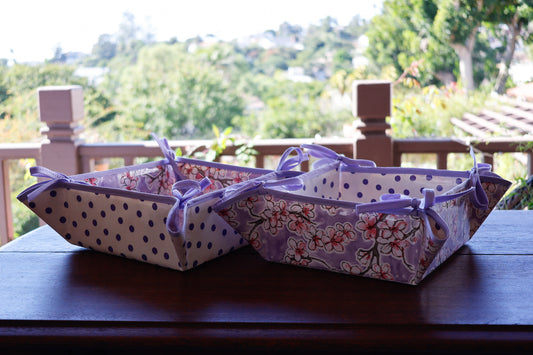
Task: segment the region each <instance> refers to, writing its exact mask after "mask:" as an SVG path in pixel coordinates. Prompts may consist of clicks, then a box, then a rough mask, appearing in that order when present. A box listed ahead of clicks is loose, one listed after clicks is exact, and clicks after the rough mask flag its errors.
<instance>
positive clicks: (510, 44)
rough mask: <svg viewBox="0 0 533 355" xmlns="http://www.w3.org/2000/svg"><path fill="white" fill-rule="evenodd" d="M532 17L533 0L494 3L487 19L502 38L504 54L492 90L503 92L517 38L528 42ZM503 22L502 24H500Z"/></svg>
mask: <svg viewBox="0 0 533 355" xmlns="http://www.w3.org/2000/svg"><path fill="white" fill-rule="evenodd" d="M532 18H533V1H531V0H507V1H499V2H497V3H496V8H495V10H494V11H493V12H492V13H491V16H489V18H488V19H487V20H488V22H489V26H490V24H492V26H490V27H491V29H492V30H493V31H494V32H495V34H496V36H497V37H498V38H500V39H501V40H502V42H503V43H504V46H505V54H504V55H503V56H502V58H501V61H500V64H499V72H498V77H497V79H496V84H495V87H494V90H495V91H496V92H497V93H498V94H503V93H504V91H505V88H506V83H507V79H508V78H509V68H510V66H511V61H512V60H513V56H514V53H515V49H516V44H517V42H518V40H519V39H522V41H523V42H525V43H530V42H531V39H532V36H531V29H529V26H528V25H529V22H530V20H531V19H532ZM500 24H504V26H500Z"/></svg>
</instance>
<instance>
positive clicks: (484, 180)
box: [215, 145, 510, 285]
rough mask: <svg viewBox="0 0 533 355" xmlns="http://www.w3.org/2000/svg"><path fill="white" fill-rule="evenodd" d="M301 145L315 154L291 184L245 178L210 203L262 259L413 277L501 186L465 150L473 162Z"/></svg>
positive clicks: (454, 242)
mask: <svg viewBox="0 0 533 355" xmlns="http://www.w3.org/2000/svg"><path fill="white" fill-rule="evenodd" d="M302 148H305V149H307V153H308V154H309V155H310V156H312V157H315V158H319V160H318V161H316V162H315V163H314V164H313V167H312V169H311V171H310V172H308V173H304V174H302V175H300V176H298V177H294V178H293V179H292V182H293V184H294V185H293V186H292V188H290V189H287V186H279V185H269V184H268V181H264V182H249V183H245V184H243V185H241V186H240V189H239V190H235V189H231V190H225V191H224V193H223V197H222V199H221V201H220V202H219V203H217V204H216V205H215V210H216V211H217V212H218V213H219V214H220V215H221V216H223V217H224V218H225V219H226V221H227V222H228V224H230V225H231V226H232V227H234V228H235V229H236V230H237V231H238V232H239V233H240V234H241V235H242V236H243V237H244V238H245V239H246V240H247V241H248V242H249V243H250V244H251V245H252V246H253V248H254V249H255V250H257V252H258V253H259V254H260V255H261V256H262V257H263V258H264V259H266V260H269V261H273V262H279V263H286V264H292V265H298V266H303V267H308V268H315V269H323V270H329V271H334V272H340V273H346V274H352V275H359V276H364V277H370V278H376V279H382V280H389V281H395V282H399V283H405V284H410V285H417V284H419V282H420V281H421V280H422V279H424V278H425V277H426V276H427V275H428V274H430V273H431V272H432V271H433V270H434V269H435V268H436V267H437V266H438V265H440V264H441V263H442V262H443V261H445V260H446V259H447V258H448V257H450V255H452V254H453V253H454V252H455V251H457V250H458V249H459V248H460V247H461V246H462V245H463V244H465V243H466V242H467V241H468V240H469V239H470V238H471V237H472V236H473V234H474V233H475V231H476V230H477V228H478V227H479V226H480V225H481V223H482V222H483V221H484V220H485V218H486V217H487V216H488V214H489V213H490V211H491V210H492V209H493V208H494V206H495V205H496V203H497V202H498V200H499V199H500V198H501V197H502V196H503V194H504V193H505V191H506V190H507V189H508V188H509V186H510V183H509V182H508V181H506V180H504V179H502V178H500V177H499V176H498V175H496V174H494V173H492V172H491V171H490V169H491V167H490V165H487V164H478V163H476V161H475V156H474V155H473V154H472V156H473V157H474V167H473V168H472V170H470V171H450V170H433V169H422V168H393V167H376V166H375V164H374V163H373V162H371V161H366V160H354V159H349V158H346V157H344V156H341V155H337V154H336V153H335V152H333V151H331V150H329V149H327V148H325V147H321V146H318V145H303V146H302ZM296 180H298V181H296ZM291 190H292V191H291Z"/></svg>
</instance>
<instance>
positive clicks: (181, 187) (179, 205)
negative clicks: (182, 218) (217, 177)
mask: <svg viewBox="0 0 533 355" xmlns="http://www.w3.org/2000/svg"><path fill="white" fill-rule="evenodd" d="M211 184H212V182H211V180H209V178H203V179H202V180H201V181H194V180H182V181H178V182H176V183H174V185H173V186H172V195H173V196H174V197H176V199H177V201H176V203H175V204H174V206H172V208H171V209H170V212H169V213H168V218H167V230H168V231H169V232H170V233H178V232H179V228H178V226H179V224H180V223H179V211H180V210H183V208H184V207H185V204H186V203H187V202H188V201H189V200H190V199H192V198H194V197H196V196H198V195H199V194H201V193H202V191H204V190H205V189H206V188H207V187H208V186H210V185H211ZM182 191H184V192H182Z"/></svg>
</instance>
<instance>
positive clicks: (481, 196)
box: [468, 147, 492, 209]
mask: <svg viewBox="0 0 533 355" xmlns="http://www.w3.org/2000/svg"><path fill="white" fill-rule="evenodd" d="M470 155H471V156H472V159H473V160H474V166H473V167H472V169H470V172H469V177H468V180H469V181H470V184H471V186H472V187H474V193H473V194H472V195H471V201H472V204H473V205H474V207H476V208H480V209H487V208H488V206H489V199H488V197H487V194H486V193H485V190H484V189H483V186H482V185H481V178H480V176H482V175H484V174H486V173H488V172H490V171H491V169H492V166H491V165H490V164H486V163H478V162H477V161H476V155H475V154H474V149H473V148H472V147H470Z"/></svg>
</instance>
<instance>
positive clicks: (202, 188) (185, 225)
mask: <svg viewBox="0 0 533 355" xmlns="http://www.w3.org/2000/svg"><path fill="white" fill-rule="evenodd" d="M154 138H155V139H156V140H157V142H158V144H159V145H160V147H161V149H162V151H163V154H164V156H165V159H163V160H159V161H154V162H149V163H144V164H139V165H133V166H127V167H123V168H118V169H111V170H107V171H102V172H93V173H85V174H79V175H72V176H66V175H63V174H61V173H58V172H54V171H51V170H49V169H46V168H44V167H34V168H31V169H30V172H31V173H32V175H34V176H37V177H41V178H46V179H47V180H45V181H41V182H38V183H36V184H34V185H32V186H30V187H29V188H27V189H26V190H25V191H23V192H22V193H21V194H20V195H19V196H18V199H19V200H20V201H21V202H22V203H24V204H25V205H26V206H28V207H29V208H30V209H31V210H32V211H33V212H34V213H35V214H37V215H38V216H39V217H40V218H41V219H42V220H43V221H45V222H46V223H48V224H49V225H50V226H51V227H52V228H53V229H54V230H56V231H57V232H58V233H59V234H60V235H61V236H63V238H64V239H65V240H67V241H68V242H70V243H72V244H75V245H79V246H82V247H86V248H90V249H93V250H95V251H100V252H104V253H108V254H112V255H117V256H122V257H126V258H129V259H134V260H138V261H142V262H146V263H151V264H156V265H160V266H163V267H167V268H171V269H176V270H181V271H184V270H188V269H191V268H193V267H196V266H197V265H200V264H202V263H204V262H206V261H209V260H212V259H214V258H217V257H219V256H221V255H224V254H227V253H229V252H231V251H233V250H235V249H237V248H240V247H242V246H244V245H247V242H246V241H245V240H244V239H243V238H242V237H241V235H240V234H239V233H238V232H237V231H236V230H235V229H234V228H233V227H232V226H231V225H229V224H228V223H227V222H226V221H225V220H224V219H223V218H222V217H220V216H219V215H218V214H217V213H215V212H214V211H213V205H214V204H215V203H216V202H218V201H219V200H220V194H221V192H222V191H223V190H224V189H226V188H228V187H231V186H234V185H239V184H240V183H243V182H250V181H254V180H256V179H257V180H261V179H266V180H272V179H278V178H281V177H284V176H285V175H287V176H289V177H290V176H292V175H297V174H299V172H298V171H291V169H292V168H294V167H296V166H298V165H299V164H300V163H301V162H302V161H303V160H305V159H307V156H306V155H304V154H302V152H301V150H300V149H294V148H293V149H289V150H287V152H286V153H285V154H284V155H283V156H282V158H281V160H280V163H279V165H278V168H277V169H276V170H268V169H256V168H245V167H238V166H233V165H228V164H221V163H215V162H207V161H202V160H196V159H188V158H182V157H176V155H175V154H174V151H173V150H172V149H171V148H170V147H169V145H168V142H167V140H166V139H159V138H157V137H155V136H154ZM293 152H296V153H297V155H296V156H294V155H293V154H292V153H293Z"/></svg>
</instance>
